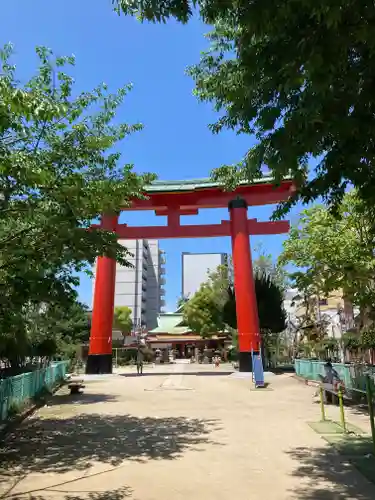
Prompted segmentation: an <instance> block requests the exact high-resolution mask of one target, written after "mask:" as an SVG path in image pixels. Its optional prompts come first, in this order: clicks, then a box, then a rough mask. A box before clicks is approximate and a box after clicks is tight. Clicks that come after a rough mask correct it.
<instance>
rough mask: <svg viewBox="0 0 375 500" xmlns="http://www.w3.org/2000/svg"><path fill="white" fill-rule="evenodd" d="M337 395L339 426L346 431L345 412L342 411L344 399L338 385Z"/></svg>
mask: <svg viewBox="0 0 375 500" xmlns="http://www.w3.org/2000/svg"><path fill="white" fill-rule="evenodd" d="M337 395H338V397H339V405H340V421H341V427H342V428H343V429H344V432H346V422H345V413H344V399H343V395H342V390H341V387H339V390H338V393H337Z"/></svg>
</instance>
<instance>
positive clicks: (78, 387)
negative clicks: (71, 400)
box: [68, 380, 85, 394]
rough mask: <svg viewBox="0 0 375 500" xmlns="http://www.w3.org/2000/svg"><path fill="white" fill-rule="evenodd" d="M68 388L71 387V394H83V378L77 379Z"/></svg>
mask: <svg viewBox="0 0 375 500" xmlns="http://www.w3.org/2000/svg"><path fill="white" fill-rule="evenodd" d="M68 388H69V389H70V394H82V389H84V388H85V385H84V384H83V380H75V381H73V382H70V383H69V384H68Z"/></svg>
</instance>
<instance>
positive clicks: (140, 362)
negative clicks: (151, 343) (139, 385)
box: [137, 347, 143, 375]
mask: <svg viewBox="0 0 375 500" xmlns="http://www.w3.org/2000/svg"><path fill="white" fill-rule="evenodd" d="M137 373H138V375H143V352H142V349H140V348H139V347H138V351H137Z"/></svg>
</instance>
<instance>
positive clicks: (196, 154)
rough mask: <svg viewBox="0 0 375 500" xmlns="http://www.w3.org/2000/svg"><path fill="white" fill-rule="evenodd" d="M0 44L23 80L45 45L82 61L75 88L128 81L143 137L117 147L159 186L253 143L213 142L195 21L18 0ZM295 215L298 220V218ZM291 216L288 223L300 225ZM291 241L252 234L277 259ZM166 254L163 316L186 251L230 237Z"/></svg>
mask: <svg viewBox="0 0 375 500" xmlns="http://www.w3.org/2000/svg"><path fill="white" fill-rule="evenodd" d="M1 11H2V16H1V21H2V23H1V24H2V26H1V28H2V29H1V44H2V45H3V44H4V43H6V42H9V41H11V42H13V43H14V45H15V50H16V56H15V63H16V64H17V68H18V77H19V78H20V79H21V80H22V79H24V78H27V77H28V76H30V74H31V73H32V72H33V70H34V68H35V63H36V57H35V52H34V47H35V46H36V45H46V46H48V47H50V48H51V49H53V50H54V52H55V53H56V54H58V55H70V54H72V53H73V54H75V56H76V68H75V69H74V77H75V79H76V88H77V90H90V89H91V88H93V87H94V86H96V85H97V84H98V83H100V82H106V83H107V84H108V86H109V88H110V90H115V89H117V88H118V87H119V86H121V85H123V84H124V83H128V82H132V83H133V84H134V89H133V91H132V92H131V93H130V94H129V96H128V97H127V98H126V100H125V103H124V105H123V106H122V108H121V109H120V111H119V119H120V120H121V121H124V122H128V123H131V122H142V123H143V124H144V130H143V131H142V132H140V133H137V134H136V135H133V136H131V137H129V138H127V139H126V141H124V143H123V144H122V145H121V146H120V148H121V151H122V153H123V162H124V163H134V165H135V169H136V170H137V171H139V172H142V171H149V172H155V173H156V174H157V175H158V176H159V178H160V179H188V178H197V177H206V176H208V175H209V173H210V171H211V169H213V168H215V167H218V166H220V165H221V164H223V163H234V162H236V161H238V160H239V159H240V158H241V156H242V155H243V154H244V152H245V151H246V150H247V148H248V147H250V146H251V144H252V140H251V137H244V136H242V137H237V136H236V135H235V134H233V133H230V132H224V133H221V134H220V135H217V136H214V135H212V134H211V132H210V131H209V130H208V128H207V125H208V124H209V123H212V122H213V121H214V120H215V116H216V115H215V113H214V112H213V111H212V108H211V106H210V105H208V104H202V103H199V102H198V101H197V100H196V98H195V97H194V96H193V95H192V90H193V81H192V80H191V79H190V78H189V77H188V76H186V75H185V68H186V67H187V66H188V65H191V64H194V63H195V62H198V60H199V53H200V51H201V50H203V49H204V48H205V47H206V42H205V39H204V37H203V35H204V33H206V32H207V31H209V28H208V27H207V26H204V25H203V24H202V23H201V22H200V21H199V20H198V19H195V20H192V21H191V22H190V23H189V24H188V25H187V26H182V25H179V24H177V23H174V22H170V23H168V24H166V25H151V24H143V25H142V24H140V23H139V22H138V21H136V20H135V19H132V18H125V17H118V16H117V15H116V14H115V13H114V12H112V9H111V0H101V1H96V2H93V1H92V0H79V1H77V0H75V1H73V0H65V1H64V2H51V0H12V2H4V4H3V5H2V8H1ZM272 209H273V207H272V206H267V207H260V208H251V209H250V210H249V216H251V217H257V218H258V219H259V220H267V219H268V218H269V216H270V215H271V213H272ZM124 215H125V214H123V215H122V218H121V221H124V222H125V220H127V221H128V222H129V223H130V224H133V225H134V224H140V225H148V224H150V225H151V224H152V225H153V224H158V223H161V224H163V223H164V222H161V221H160V219H162V218H157V217H155V216H154V215H153V214H152V213H144V214H139V213H130V214H129V213H127V214H126V217H125V216H124ZM227 217H228V214H227V211H226V210H206V211H202V214H200V215H199V216H197V217H194V221H195V223H213V222H219V221H220V220H221V219H225V218H227ZM294 217H295V216H294ZM294 217H293V216H292V218H294ZM284 239H285V236H284V235H283V236H265V237H253V238H252V246H253V247H254V246H258V245H259V244H261V245H262V247H263V249H264V251H266V252H269V253H271V254H272V255H273V256H275V257H277V255H278V254H279V253H280V251H281V248H282V242H283V240H284ZM161 248H162V249H163V250H165V251H166V254H167V266H166V268H167V275H166V279H167V285H166V290H167V296H166V302H167V309H168V310H171V309H173V307H174V306H175V303H176V299H177V297H178V296H179V295H180V292H181V282H180V280H181V278H180V277H181V268H180V266H181V253H182V252H206V251H207V252H216V251H218V252H219V251H220V252H221V251H222V252H230V241H229V238H213V239H211V238H207V239H197V240H187V239H182V240H162V241H161ZM91 293H92V287H91V282H90V280H89V278H88V277H87V276H82V278H81V285H80V287H79V294H80V297H81V299H82V300H83V301H84V302H86V303H88V304H91Z"/></svg>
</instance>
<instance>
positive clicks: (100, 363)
mask: <svg viewBox="0 0 375 500" xmlns="http://www.w3.org/2000/svg"><path fill="white" fill-rule="evenodd" d="M105 373H112V354H89V356H88V358H87V363H86V374H87V375H100V374H105Z"/></svg>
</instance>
